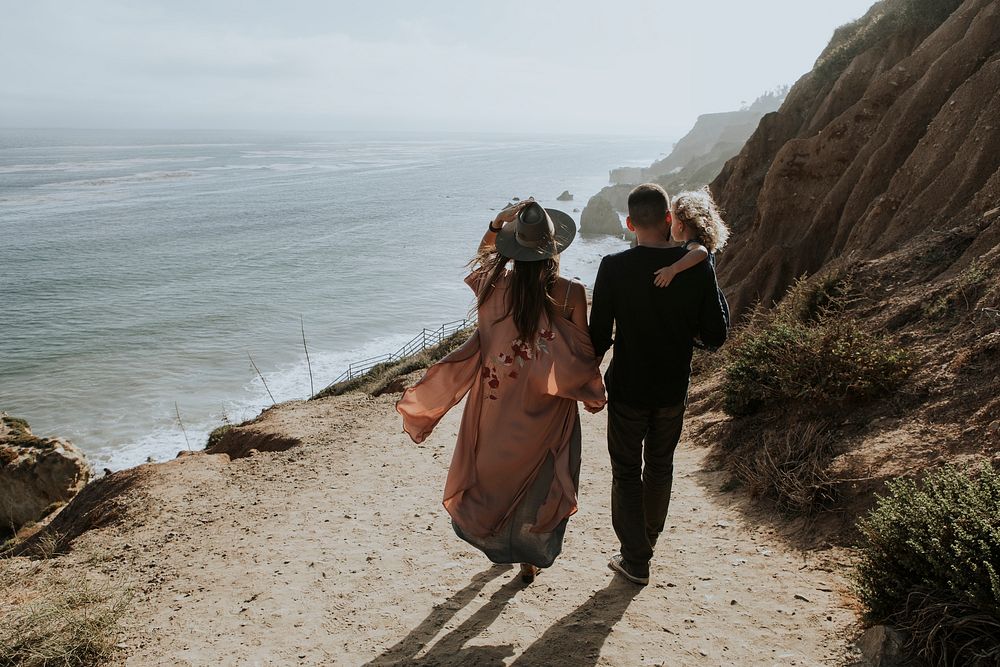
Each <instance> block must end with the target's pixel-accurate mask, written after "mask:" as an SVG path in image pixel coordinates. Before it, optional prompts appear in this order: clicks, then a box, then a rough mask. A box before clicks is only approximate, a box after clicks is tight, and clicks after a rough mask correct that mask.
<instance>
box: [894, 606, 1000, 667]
mask: <svg viewBox="0 0 1000 667" xmlns="http://www.w3.org/2000/svg"><path fill="white" fill-rule="evenodd" d="M893 622H894V624H895V625H896V626H897V627H899V628H900V629H901V630H903V631H904V632H905V633H906V634H907V635H909V637H910V641H909V642H908V645H907V649H908V650H909V651H910V652H911V653H913V654H914V655H916V656H918V657H919V658H921V659H922V660H923V661H924V662H926V663H927V664H930V665H942V666H944V665H949V666H950V665H967V666H968V667H996V665H1000V617H997V615H995V614H990V613H986V612H983V610H982V609H980V608H979V607H977V606H976V605H973V604H969V603H968V602H962V601H960V600H954V599H946V598H942V597H941V596H940V595H935V594H931V593H926V592H914V593H911V594H910V596H909V597H908V598H907V600H906V606H905V608H904V609H903V611H902V612H900V613H899V614H897V615H896V616H894V617H893Z"/></svg>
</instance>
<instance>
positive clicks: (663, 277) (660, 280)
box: [653, 266, 677, 287]
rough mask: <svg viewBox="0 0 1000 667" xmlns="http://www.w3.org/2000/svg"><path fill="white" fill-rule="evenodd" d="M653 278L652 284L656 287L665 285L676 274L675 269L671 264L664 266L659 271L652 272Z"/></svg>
mask: <svg viewBox="0 0 1000 667" xmlns="http://www.w3.org/2000/svg"><path fill="white" fill-rule="evenodd" d="M653 275H654V276H656V277H655V278H653V284H654V285H656V286H657V287H666V286H667V285H669V284H670V281H671V280H673V279H674V276H676V275H677V271H676V270H675V269H674V267H673V266H665V267H663V268H662V269H660V270H659V271H656V272H654V273H653Z"/></svg>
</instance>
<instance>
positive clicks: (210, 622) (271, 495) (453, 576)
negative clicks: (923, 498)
mask: <svg viewBox="0 0 1000 667" xmlns="http://www.w3.org/2000/svg"><path fill="white" fill-rule="evenodd" d="M393 400H394V397H389V396H387V397H383V398H376V399H370V398H367V397H362V396H347V397H340V398H333V399H327V400H322V401H313V402H304V403H290V404H285V405H283V406H281V407H279V408H278V409H276V410H272V411H270V412H269V413H267V414H266V416H265V417H264V419H263V420H261V422H260V424H258V425H257V426H256V427H255V428H257V429H259V430H262V431H269V432H272V433H278V434H282V435H285V436H288V435H291V436H293V437H295V438H298V439H299V440H301V441H302V444H301V445H299V446H296V447H294V448H292V449H290V450H288V451H284V452H268V453H260V454H254V455H253V456H250V457H247V458H242V459H237V460H234V461H232V462H229V461H228V458H227V457H225V456H208V455H195V456H189V457H186V458H181V459H178V460H176V461H174V462H171V463H167V464H161V465H156V466H151V468H153V469H155V474H151V475H150V480H149V482H148V484H146V485H145V486H144V487H143V489H142V492H141V493H139V494H133V497H132V498H131V499H130V501H129V502H131V503H132V504H133V505H134V507H133V508H132V511H131V512H130V515H131V516H132V517H141V518H140V519H139V520H138V521H137V520H135V519H134V518H133V519H131V520H129V521H127V522H125V523H123V524H120V525H118V526H117V527H113V528H106V529H101V530H96V531H91V532H89V533H86V534H84V535H83V536H82V537H81V538H79V539H78V540H77V543H76V545H75V547H74V549H73V551H72V552H71V553H70V554H68V555H66V556H61V557H59V558H57V559H54V561H53V562H54V563H57V564H56V565H54V566H53V567H58V568H61V569H62V570H63V571H65V570H66V568H71V567H74V566H79V567H87V568H91V569H92V570H93V571H94V572H103V573H104V575H105V576H107V577H109V578H112V579H113V580H115V581H117V582H119V583H125V584H127V585H129V586H130V587H131V588H132V589H133V590H134V591H135V597H134V598H133V600H132V611H131V612H130V614H129V616H128V619H127V622H126V629H125V633H124V637H123V641H122V644H121V646H122V654H121V662H123V663H124V664H127V665H199V666H200V665H364V664H372V665H390V664H418V665H504V664H506V665H574V666H575V665H826V664H840V663H841V662H842V661H843V659H844V655H845V654H846V651H847V648H846V641H845V639H844V638H845V637H846V636H847V634H848V628H849V627H850V626H851V624H852V623H853V622H854V619H855V616H854V614H853V612H852V611H851V610H850V609H849V608H848V607H847V602H846V601H847V597H846V596H845V595H844V591H845V590H846V585H845V582H844V580H843V579H842V577H841V576H840V575H838V574H836V568H835V567H833V565H834V561H833V559H834V558H835V556H836V555H835V554H834V553H833V552H829V551H827V552H818V553H812V554H807V555H805V556H804V555H803V554H801V553H797V552H794V551H793V550H790V549H789V547H788V546H787V545H785V544H783V543H782V542H781V541H780V540H779V539H778V538H777V537H776V536H775V535H774V534H773V529H769V528H766V527H762V526H757V525H751V523H750V520H749V519H748V518H747V516H749V515H747V514H745V513H744V512H742V511H741V510H740V508H741V506H742V502H743V501H742V500H740V499H739V496H738V495H732V494H724V493H721V492H720V491H719V490H718V489H719V486H720V484H721V483H722V481H723V480H722V478H721V477H720V476H719V474H717V473H706V472H699V469H700V467H701V463H702V457H703V453H704V450H703V449H701V448H699V447H697V446H695V445H693V444H692V443H691V442H690V441H687V440H685V441H684V442H683V443H682V446H681V448H680V450H679V453H678V456H677V465H676V470H677V473H676V480H675V486H674V488H675V495H674V501H673V504H672V506H671V514H670V517H669V518H668V522H667V525H668V530H667V532H666V533H665V534H664V536H663V537H662V538H661V542H660V545H659V546H658V549H657V553H656V556H655V559H654V562H653V564H652V575H651V576H652V581H651V584H650V585H649V586H648V587H645V588H640V587H637V586H634V585H632V584H630V583H628V582H626V581H624V580H623V579H621V578H620V577H616V576H614V575H613V574H612V573H611V572H610V571H609V570H608V569H607V567H606V562H607V558H608V557H609V555H611V554H612V553H613V552H614V551H615V550H616V547H617V543H616V541H615V537H614V532H613V531H612V529H611V524H610V515H609V509H608V504H609V489H610V473H609V470H608V464H607V454H606V449H605V447H606V445H605V439H604V438H605V425H606V417H605V414H604V413H602V414H600V415H597V416H591V415H587V414H584V415H583V433H584V445H583V450H584V460H583V472H582V483H581V489H580V511H579V513H578V514H577V515H576V516H575V517H574V518H573V519H571V521H570V524H569V529H568V531H567V535H566V541H565V545H564V551H563V554H562V556H561V557H560V558H559V559H558V560H557V561H556V564H555V565H554V566H553V567H552V568H551V569H549V570H546V571H544V572H543V573H542V574H541V575H540V576H539V577H538V579H537V580H536V581H535V583H534V584H532V585H530V586H527V587H525V586H523V585H522V584H521V583H520V581H519V579H518V577H517V570H516V568H511V567H509V566H493V565H491V564H490V563H489V562H488V561H487V560H486V559H485V558H484V557H483V556H482V555H481V554H480V553H479V552H477V551H475V550H474V549H472V548H471V547H469V546H467V545H466V544H465V543H463V542H462V541H460V540H459V539H458V538H456V537H455V535H454V534H453V533H452V531H451V528H450V525H449V522H448V518H447V515H446V513H445V512H444V510H443V509H442V507H441V504H440V500H441V489H442V485H443V482H444V477H445V472H446V469H447V465H448V461H449V458H450V453H451V449H452V445H453V443H454V438H455V434H456V433H457V429H458V421H459V417H460V409H458V408H456V409H455V410H453V411H452V412H451V413H450V414H449V415H448V416H447V417H446V418H445V420H444V421H443V422H442V423H441V425H440V426H439V427H438V429H437V431H436V432H435V434H434V435H432V436H431V438H430V439H429V440H428V441H427V442H426V443H424V444H423V445H420V446H417V445H414V444H412V443H411V442H410V441H409V439H408V438H407V437H406V436H405V435H404V434H402V433H401V429H400V422H399V419H398V417H397V416H396V413H395V411H394V410H393ZM716 417H717V416H716ZM711 418H713V416H712V415H706V416H703V417H700V418H696V419H695V420H692V421H693V425H695V426H696V425H697V423H696V422H697V419H711ZM692 430H695V429H689V430H688V432H691V431H692ZM15 560H20V559H15Z"/></svg>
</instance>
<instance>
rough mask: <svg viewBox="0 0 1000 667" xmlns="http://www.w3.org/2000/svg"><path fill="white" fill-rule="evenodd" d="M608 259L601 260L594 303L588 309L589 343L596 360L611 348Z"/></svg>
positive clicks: (612, 315) (612, 319) (611, 300)
mask: <svg viewBox="0 0 1000 667" xmlns="http://www.w3.org/2000/svg"><path fill="white" fill-rule="evenodd" d="M610 274H611V270H610V269H609V268H608V258H607V257H605V258H604V259H602V260H601V266H600V268H598V269H597V279H596V280H595V281H594V302H593V304H592V305H591V307H590V341H591V343H593V344H594V352H596V353H597V358H598V359H603V358H604V354H605V353H606V352H607V351H608V349H609V348H610V347H611V343H612V339H611V329H612V326H613V325H614V322H615V308H614V294H613V291H612V286H611V275H610Z"/></svg>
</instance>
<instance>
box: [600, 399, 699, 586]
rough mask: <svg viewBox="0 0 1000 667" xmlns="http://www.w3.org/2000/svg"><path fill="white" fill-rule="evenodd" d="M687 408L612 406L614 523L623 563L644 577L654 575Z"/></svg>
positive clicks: (610, 439) (610, 444)
mask: <svg viewBox="0 0 1000 667" xmlns="http://www.w3.org/2000/svg"><path fill="white" fill-rule="evenodd" d="M684 408H685V405H684V404H683V403H681V404H680V405H674V406H669V407H665V408H642V407H636V406H631V405H626V404H623V403H621V402H618V401H614V400H612V401H610V402H609V403H608V452H609V453H610V454H611V474H612V482H611V523H612V525H613V526H614V528H615V533H616V534H617V535H618V540H619V541H620V542H621V545H622V551H621V553H622V557H623V558H624V559H625V561H626V562H627V563H628V566H629V569H630V571H631V572H633V573H634V574H636V575H639V576H648V574H649V561H650V559H651V558H652V557H653V547H654V546H655V545H656V540H657V538H658V537H659V535H660V532H661V531H662V530H663V524H664V522H665V521H666V518H667V509H668V507H669V505H670V488H671V485H672V484H673V475H674V450H675V449H676V448H677V441H678V440H680V437H681V429H682V428H683V425H684ZM643 460H645V467H643Z"/></svg>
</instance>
